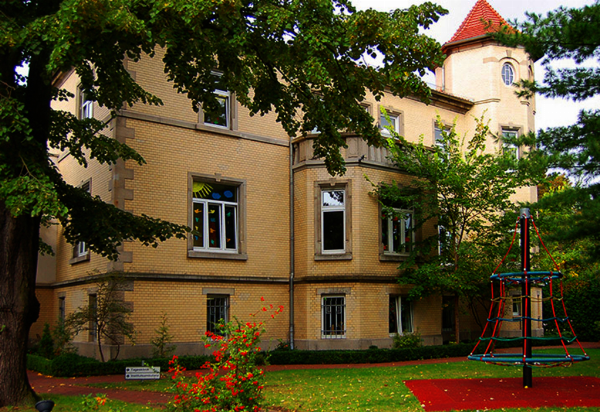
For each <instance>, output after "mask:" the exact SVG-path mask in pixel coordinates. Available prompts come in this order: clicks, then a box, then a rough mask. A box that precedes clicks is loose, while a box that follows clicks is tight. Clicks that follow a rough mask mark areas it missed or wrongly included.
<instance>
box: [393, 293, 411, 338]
mask: <svg viewBox="0 0 600 412" xmlns="http://www.w3.org/2000/svg"><path fill="white" fill-rule="evenodd" d="M389 302H390V311H389V313H390V322H389V333H390V335H403V334H405V333H412V332H413V312H412V305H411V303H410V302H409V301H408V300H407V299H406V298H405V297H402V296H393V295H390V301H389Z"/></svg>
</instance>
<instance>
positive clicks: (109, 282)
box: [65, 277, 136, 362]
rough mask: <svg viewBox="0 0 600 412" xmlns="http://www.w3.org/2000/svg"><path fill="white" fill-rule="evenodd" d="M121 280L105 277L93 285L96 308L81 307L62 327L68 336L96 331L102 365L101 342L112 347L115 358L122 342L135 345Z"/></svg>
mask: <svg viewBox="0 0 600 412" xmlns="http://www.w3.org/2000/svg"><path fill="white" fill-rule="evenodd" d="M122 286H123V280H122V279H121V278H119V277H109V278H107V279H105V280H103V281H101V282H99V283H98V284H97V291H96V305H95V306H91V305H85V306H83V307H80V308H78V309H77V310H76V311H74V312H73V313H71V314H69V316H67V319H66V321H65V323H66V328H67V329H68V330H69V331H72V333H75V334H77V333H79V332H82V331H89V330H91V329H92V328H93V329H95V330H96V334H97V342H98V351H99V353H100V358H101V359H102V361H103V362H104V352H103V351H102V341H103V340H105V341H106V342H108V343H110V344H112V345H116V346H117V353H116V354H115V358H114V359H116V358H117V357H118V356H119V349H120V347H121V343H122V339H123V338H128V339H129V340H130V341H131V342H133V343H135V335H136V334H135V330H134V327H133V323H131V322H129V321H128V319H129V316H130V315H131V312H132V310H131V308H130V307H129V306H128V305H127V304H126V303H125V302H124V301H123V292H122Z"/></svg>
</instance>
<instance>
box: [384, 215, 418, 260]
mask: <svg viewBox="0 0 600 412" xmlns="http://www.w3.org/2000/svg"><path fill="white" fill-rule="evenodd" d="M406 215H410V219H411V223H412V225H411V226H412V229H413V230H412V233H411V234H410V242H411V243H412V244H414V243H415V230H414V226H415V212H414V210H411V209H398V208H394V216H390V217H386V218H385V219H383V218H382V219H381V220H382V222H381V224H382V239H381V242H382V244H383V225H387V233H388V239H387V245H383V246H384V249H383V253H384V254H386V255H408V254H410V249H409V250H407V248H406V224H405V220H406V219H405V216H406ZM395 218H398V221H399V225H400V244H401V245H404V246H403V247H402V249H403V250H404V251H403V252H394V236H393V233H394V219H395ZM385 246H387V249H386V248H385Z"/></svg>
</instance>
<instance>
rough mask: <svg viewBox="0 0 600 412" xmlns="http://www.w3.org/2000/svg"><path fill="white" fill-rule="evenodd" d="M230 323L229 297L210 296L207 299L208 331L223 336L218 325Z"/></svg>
mask: <svg viewBox="0 0 600 412" xmlns="http://www.w3.org/2000/svg"><path fill="white" fill-rule="evenodd" d="M221 321H223V322H229V295H208V296H207V297H206V330H207V331H209V332H212V333H214V334H216V335H221V334H222V332H221V330H219V328H218V327H217V325H219V324H220V322H221Z"/></svg>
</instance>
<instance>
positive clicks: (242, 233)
mask: <svg viewBox="0 0 600 412" xmlns="http://www.w3.org/2000/svg"><path fill="white" fill-rule="evenodd" d="M194 181H205V182H209V183H210V182H214V183H220V184H226V185H232V186H237V189H238V211H237V213H238V222H237V223H238V225H237V227H238V233H237V235H238V250H237V253H230V252H220V251H219V252H218V251H201V250H194V243H193V238H192V236H188V242H187V255H188V258H207V259H228V260H248V254H247V250H246V216H247V210H246V180H245V179H235V178H230V177H223V176H221V175H220V174H218V173H216V174H214V175H208V174H203V173H193V172H188V199H187V205H186V207H187V210H188V226H189V227H192V226H193V219H194V216H193V212H192V205H193V194H192V190H193V186H194Z"/></svg>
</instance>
